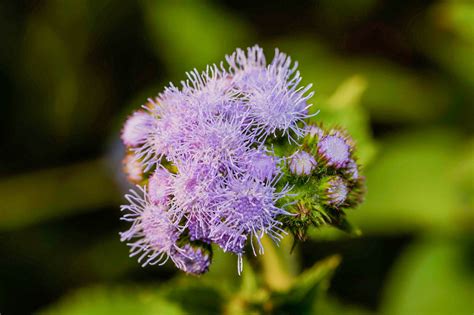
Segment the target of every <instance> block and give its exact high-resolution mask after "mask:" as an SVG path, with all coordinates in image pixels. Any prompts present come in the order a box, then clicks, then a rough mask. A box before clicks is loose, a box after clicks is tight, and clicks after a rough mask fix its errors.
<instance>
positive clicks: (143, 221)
mask: <svg viewBox="0 0 474 315" xmlns="http://www.w3.org/2000/svg"><path fill="white" fill-rule="evenodd" d="M140 191H141V193H142V194H143V196H141V195H140V194H138V193H137V192H136V191H133V190H132V191H131V193H130V194H128V195H126V196H125V198H126V199H127V200H128V201H129V203H130V204H128V205H124V206H122V207H121V210H122V211H126V212H127V213H126V214H124V215H123V216H122V220H124V221H129V222H132V226H131V227H130V229H129V230H127V231H125V232H122V233H120V237H121V240H122V241H128V242H129V243H127V244H128V245H129V246H130V256H136V255H139V258H138V261H139V262H142V261H143V263H142V265H143V266H146V265H148V264H150V265H154V264H157V263H160V264H163V263H165V262H166V260H168V257H169V255H170V254H171V253H172V252H173V251H174V250H176V249H177V245H176V241H177V240H178V238H179V235H180V232H179V230H178V229H177V227H176V226H175V225H173V224H172V222H171V221H170V219H169V217H168V212H167V209H166V207H165V206H163V205H159V206H157V205H155V204H153V203H152V202H151V201H150V200H149V198H148V195H147V192H146V189H145V188H140Z"/></svg>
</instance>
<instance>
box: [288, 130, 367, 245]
mask: <svg viewBox="0 0 474 315" xmlns="http://www.w3.org/2000/svg"><path fill="white" fill-rule="evenodd" d="M286 168H287V171H286V175H287V176H286V178H285V180H286V181H287V182H288V183H290V184H291V185H292V186H293V189H292V195H288V196H287V197H286V199H285V201H286V202H290V203H293V205H292V206H291V207H290V208H291V212H292V213H294V214H295V216H294V217H291V218H285V220H284V221H285V225H286V227H287V228H288V229H289V230H290V231H291V232H293V234H294V235H295V236H296V237H297V238H298V239H300V240H304V239H305V238H306V232H307V229H308V227H309V226H316V227H319V226H322V225H333V226H336V227H338V228H342V229H346V228H347V225H346V221H345V212H344V210H345V209H351V208H355V207H356V206H357V205H359V204H360V203H361V202H362V200H363V196H364V192H365V184H364V181H365V180H364V177H363V176H361V175H360V166H359V165H358V164H357V159H356V156H355V143H354V141H353V140H352V138H351V137H350V136H349V135H348V134H347V133H346V132H345V131H344V130H343V129H340V128H334V129H329V130H327V129H325V128H324V127H323V126H322V125H308V126H307V127H306V136H305V137H304V138H303V141H302V144H301V146H300V147H299V148H298V149H297V150H296V151H295V152H294V153H293V154H292V155H291V156H290V157H289V158H288V159H287V163H286Z"/></svg>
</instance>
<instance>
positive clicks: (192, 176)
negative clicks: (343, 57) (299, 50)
mask: <svg viewBox="0 0 474 315" xmlns="http://www.w3.org/2000/svg"><path fill="white" fill-rule="evenodd" d="M226 61H227V64H228V66H227V67H225V66H224V63H221V64H220V65H219V66H217V65H213V66H209V67H208V68H207V69H206V70H205V71H204V72H202V73H199V72H198V71H196V70H194V71H192V72H189V73H188V74H187V77H188V78H187V80H186V81H182V82H181V87H180V88H178V87H176V86H174V85H170V86H169V87H167V88H166V89H165V90H164V92H163V93H161V94H159V95H158V97H156V98H155V99H149V100H148V103H147V104H146V105H145V106H144V107H143V108H144V109H143V110H140V111H137V112H135V113H134V114H133V115H132V116H130V118H129V119H128V120H127V122H126V123H125V126H124V128H123V131H122V140H123V142H124V144H125V145H126V146H127V150H128V152H129V157H128V158H127V161H126V163H125V168H126V169H127V171H128V172H129V174H130V175H129V176H130V177H131V178H133V181H134V182H139V184H140V185H141V186H139V189H140V191H141V193H140V194H138V193H137V192H134V191H132V192H131V193H130V194H129V195H127V196H126V198H127V200H128V201H129V204H128V205H125V206H122V210H124V211H126V214H125V215H124V216H123V219H124V220H126V221H130V222H131V223H132V226H131V228H130V229H129V230H128V231H126V232H124V233H122V234H121V237H122V240H123V241H127V242H128V245H129V246H130V248H131V255H132V256H134V255H137V256H138V257H139V261H141V262H143V264H144V265H147V264H155V263H162V262H165V261H166V260H167V259H168V258H170V259H171V260H172V261H173V262H174V263H175V264H176V266H177V267H178V268H180V269H182V270H184V271H185V272H187V273H192V274H201V273H203V272H205V271H207V270H208V268H209V265H210V262H211V255H210V253H209V250H210V246H209V245H210V244H212V243H214V244H217V245H218V246H219V247H220V248H222V249H223V250H224V251H226V252H231V253H234V254H236V255H238V258H239V260H238V261H239V263H238V266H239V267H238V270H239V273H240V271H241V268H242V255H243V253H244V252H245V248H246V245H247V244H250V248H251V249H252V252H253V253H254V254H256V253H257V252H259V253H262V252H263V247H262V244H261V238H262V237H263V236H264V235H268V236H269V237H271V238H272V239H273V240H275V241H278V240H279V239H280V238H281V235H282V234H283V233H284V231H283V229H282V223H281V222H280V221H279V220H278V218H279V216H281V215H289V213H288V212H287V211H286V210H285V209H284V206H281V205H280V206H278V204H279V203H278V201H279V200H280V199H281V198H282V197H284V196H285V195H287V193H288V190H289V189H288V187H287V186H284V187H283V188H280V189H277V188H276V183H277V182H278V180H279V178H280V177H281V175H282V169H281V164H282V163H281V162H280V159H279V158H278V157H276V156H275V154H274V153H273V152H272V150H271V149H270V148H269V146H268V145H266V143H267V140H269V139H270V138H276V137H284V138H286V139H288V141H290V142H296V141H297V139H299V138H300V137H303V136H304V135H305V133H306V130H305V128H306V126H305V123H304V121H303V120H304V119H305V118H307V117H309V107H310V106H311V105H310V104H308V99H309V98H311V96H312V92H308V91H309V89H310V88H311V86H306V87H301V86H300V81H301V77H300V74H299V72H298V71H297V70H296V69H297V64H296V63H293V62H292V61H291V59H290V58H289V57H288V56H287V55H285V54H283V53H281V52H279V51H278V50H276V53H275V57H274V59H273V60H272V61H271V62H269V63H267V62H266V60H265V56H264V54H263V50H262V49H261V48H260V47H258V46H254V47H251V48H248V49H247V51H243V50H240V49H237V51H236V52H234V53H233V54H231V55H230V56H227V57H226ZM130 156H133V159H130ZM137 164H138V165H140V167H138V168H137ZM308 167H309V168H310V167H311V166H308ZM308 167H304V171H307V169H308ZM308 171H309V169H308ZM132 175H133V176H132ZM139 176H142V178H141V180H139V179H140V177H139ZM137 179H138V180H137Z"/></svg>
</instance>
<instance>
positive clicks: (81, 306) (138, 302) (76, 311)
mask: <svg viewBox="0 0 474 315" xmlns="http://www.w3.org/2000/svg"><path fill="white" fill-rule="evenodd" d="M40 314H45V315H46V314H62V315H84V314H87V315H107V314H110V315H121V314H124V315H129V314H136V315H152V314H169V315H181V314H188V313H187V312H185V311H184V310H183V309H182V308H181V307H180V306H179V305H178V304H177V303H175V302H170V301H168V300H166V299H165V298H164V297H163V296H162V295H161V294H160V293H159V291H158V290H156V289H137V288H130V287H121V288H111V287H101V286H99V287H94V288H86V289H81V290H79V291H77V292H75V293H73V294H71V295H70V296H67V297H66V298H64V299H62V300H61V301H60V302H59V303H58V304H57V305H54V306H52V307H50V308H48V309H46V310H44V311H42V312H40Z"/></svg>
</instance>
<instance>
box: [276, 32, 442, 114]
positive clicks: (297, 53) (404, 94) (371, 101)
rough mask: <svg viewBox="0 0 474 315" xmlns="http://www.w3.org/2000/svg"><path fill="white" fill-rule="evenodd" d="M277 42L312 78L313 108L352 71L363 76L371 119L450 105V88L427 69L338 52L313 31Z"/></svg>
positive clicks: (307, 79) (308, 78) (434, 110)
mask: <svg viewBox="0 0 474 315" xmlns="http://www.w3.org/2000/svg"><path fill="white" fill-rule="evenodd" d="M279 43H280V48H281V49H282V50H284V51H286V52H287V53H288V54H290V56H292V58H293V59H294V60H298V61H299V63H300V67H299V69H300V72H301V74H302V76H303V78H304V81H305V82H306V83H313V85H314V88H315V90H316V94H315V97H314V98H313V103H314V104H315V105H314V106H315V107H316V108H319V106H320V104H321V103H322V102H324V101H325V100H326V99H327V97H328V96H330V95H331V94H332V93H334V91H335V90H336V88H337V87H338V86H339V84H340V83H341V82H342V81H343V80H345V79H346V78H348V77H351V76H354V75H360V76H361V77H363V78H364V79H365V80H366V81H367V91H366V92H365V93H364V94H363V96H362V98H361V105H362V107H363V108H366V109H368V111H369V113H370V117H371V119H374V120H376V121H381V122H389V123H393V122H404V123H407V122H420V121H433V120H435V119H437V118H439V117H441V115H443V114H444V113H445V112H446V110H447V109H448V106H449V105H450V103H449V101H450V96H451V94H450V93H451V92H450V91H449V90H448V88H447V87H446V85H445V84H443V83H442V82H441V81H440V80H439V78H437V77H433V76H432V75H427V74H419V73H415V72H413V71H410V70H409V69H405V68H401V67H399V66H398V65H396V64H393V63H390V62H388V61H386V60H381V59H374V58H370V59H369V58H357V57H351V58H348V57H347V56H345V57H344V58H342V57H338V55H337V53H335V52H333V51H330V50H329V49H328V48H327V47H325V46H324V44H323V43H322V42H318V40H317V39H315V38H314V37H312V38H307V37H298V36H293V37H291V38H283V39H281V40H280V42H279ZM321 109H323V108H322V107H321ZM321 121H324V120H321Z"/></svg>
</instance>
